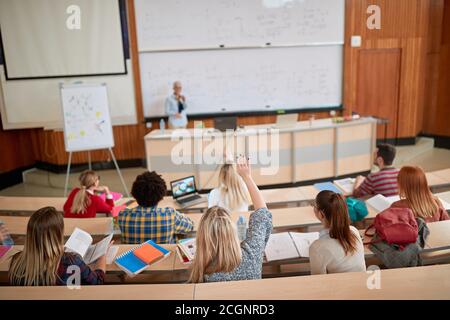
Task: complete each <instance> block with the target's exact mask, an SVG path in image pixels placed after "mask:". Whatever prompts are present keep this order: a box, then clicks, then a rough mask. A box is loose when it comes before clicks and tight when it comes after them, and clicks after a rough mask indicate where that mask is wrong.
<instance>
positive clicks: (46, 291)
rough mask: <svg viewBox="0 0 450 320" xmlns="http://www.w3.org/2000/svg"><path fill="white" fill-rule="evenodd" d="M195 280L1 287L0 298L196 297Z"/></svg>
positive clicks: (131, 298) (151, 298)
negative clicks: (77, 286) (172, 282)
mask: <svg viewBox="0 0 450 320" xmlns="http://www.w3.org/2000/svg"><path fill="white" fill-rule="evenodd" d="M194 288H195V285H194V284H145V285H102V286H83V287H81V289H79V290H77V289H73V290H70V289H68V288H67V287H65V286H62V287H61V286H60V287H57V286H55V287H2V288H1V290H0V300H35V299H36V300H37V299H40V300H193V299H194Z"/></svg>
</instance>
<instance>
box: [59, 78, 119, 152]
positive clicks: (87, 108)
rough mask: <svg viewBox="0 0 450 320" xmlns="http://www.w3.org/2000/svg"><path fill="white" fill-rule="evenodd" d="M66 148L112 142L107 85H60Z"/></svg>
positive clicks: (80, 148) (79, 148) (99, 146)
mask: <svg viewBox="0 0 450 320" xmlns="http://www.w3.org/2000/svg"><path fill="white" fill-rule="evenodd" d="M61 98H62V108H63V115H64V136H65V144H66V151H68V152H70V151H84V150H94V149H105V148H110V147H113V146H114V137H113V133H112V126H111V119H110V114H109V105H108V94H107V88H106V85H70V86H62V87H61Z"/></svg>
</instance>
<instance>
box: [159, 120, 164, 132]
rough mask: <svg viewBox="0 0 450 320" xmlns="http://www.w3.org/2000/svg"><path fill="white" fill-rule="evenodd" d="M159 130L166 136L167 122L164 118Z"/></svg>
mask: <svg viewBox="0 0 450 320" xmlns="http://www.w3.org/2000/svg"><path fill="white" fill-rule="evenodd" d="M159 130H161V134H164V130H166V122H165V121H164V119H162V118H161V120H159Z"/></svg>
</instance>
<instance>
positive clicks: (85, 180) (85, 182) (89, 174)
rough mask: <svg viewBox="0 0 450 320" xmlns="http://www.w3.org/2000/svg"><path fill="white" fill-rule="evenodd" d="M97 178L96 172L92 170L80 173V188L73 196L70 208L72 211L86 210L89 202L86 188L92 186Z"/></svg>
mask: <svg viewBox="0 0 450 320" xmlns="http://www.w3.org/2000/svg"><path fill="white" fill-rule="evenodd" d="M97 179H98V176H97V174H96V173H95V171H92V170H86V171H83V173H81V174H80V176H79V177H78V180H79V181H80V186H81V188H80V190H79V191H78V192H77V194H76V195H75V197H74V198H73V203H72V207H71V208H70V211H71V212H72V213H85V212H86V208H87V207H88V206H89V205H90V204H91V199H90V198H89V196H88V194H87V192H86V190H87V189H88V188H90V187H92V186H93V185H94V184H95V183H96V182H97Z"/></svg>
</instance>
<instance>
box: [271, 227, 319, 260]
mask: <svg viewBox="0 0 450 320" xmlns="http://www.w3.org/2000/svg"><path fill="white" fill-rule="evenodd" d="M317 239H319V233H318V232H306V233H300V232H281V233H273V234H271V235H270V237H269V241H268V242H267V245H266V249H265V251H264V252H265V255H266V259H267V261H277V260H286V259H295V258H303V257H304V258H307V257H309V247H310V246H311V244H312V243H313V242H314V241H316V240H317Z"/></svg>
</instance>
